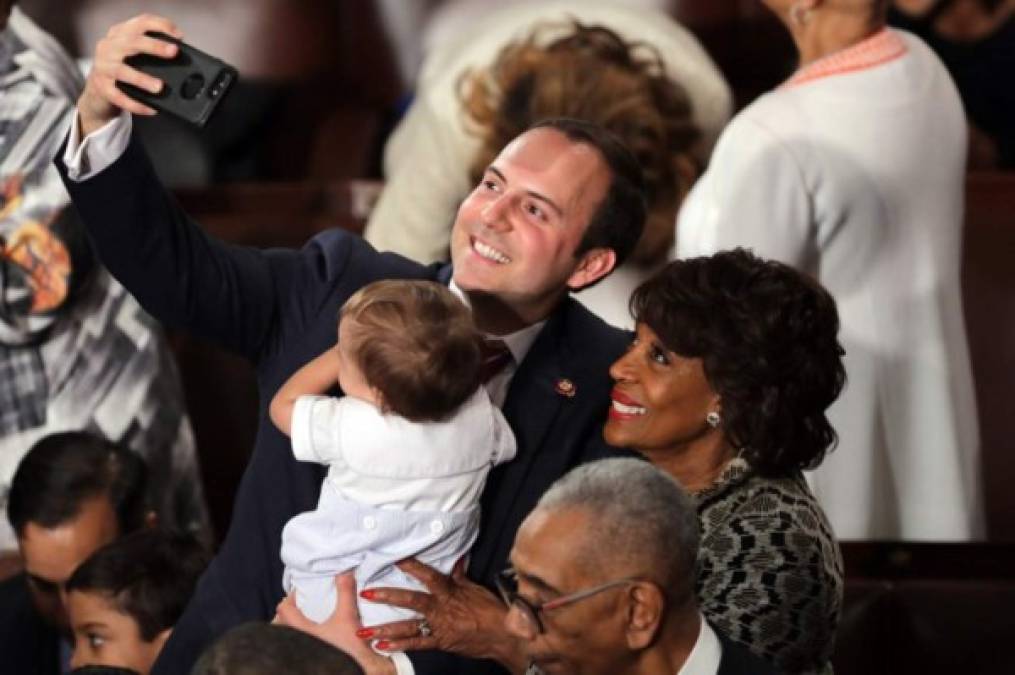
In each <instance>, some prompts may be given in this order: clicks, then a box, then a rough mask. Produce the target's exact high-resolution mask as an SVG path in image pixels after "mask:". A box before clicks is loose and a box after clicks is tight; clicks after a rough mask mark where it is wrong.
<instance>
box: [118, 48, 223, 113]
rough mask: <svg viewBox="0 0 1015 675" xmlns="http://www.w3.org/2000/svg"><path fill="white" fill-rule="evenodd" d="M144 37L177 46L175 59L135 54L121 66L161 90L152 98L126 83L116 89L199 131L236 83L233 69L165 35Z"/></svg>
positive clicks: (152, 95)
mask: <svg viewBox="0 0 1015 675" xmlns="http://www.w3.org/2000/svg"><path fill="white" fill-rule="evenodd" d="M147 35H148V36H149V37H153V38H157V39H159V40H165V41H166V42H172V43H174V44H176V45H177V46H179V50H178V51H177V52H176V56H175V57H173V58H171V59H164V58H161V57H158V56H152V55H150V54H135V55H134V56H130V57H127V59H125V62H126V63H127V65H129V66H131V67H132V68H135V69H137V70H140V71H142V72H144V73H147V74H149V75H151V76H152V77H157V78H159V79H160V80H162V82H163V83H164V85H163V87H162V90H161V91H160V92H159V93H157V94H153V93H151V92H150V91H146V90H144V89H141V88H139V87H135V86H134V85H132V84H127V83H126V82H117V83H116V86H117V87H119V88H120V90H121V91H123V92H124V93H125V94H127V95H128V96H130V97H131V98H133V99H134V100H136V101H140V102H141V103H144V104H145V105H147V106H150V107H152V108H155V109H156V110H161V111H162V112H167V113H170V114H171V115H175V116H176V117H179V118H180V119H183V120H186V121H187V122H190V123H191V124H194V125H196V126H199V127H203V126H204V125H205V124H207V123H208V120H209V119H210V118H211V115H212V113H213V112H215V109H216V108H217V107H218V105H219V103H220V102H221V101H222V99H223V98H224V97H225V95H226V92H228V91H229V88H230V87H232V86H233V84H234V83H235V82H236V78H237V77H238V74H237V72H236V69H235V68H233V67H232V66H230V65H229V64H228V63H226V62H224V61H221V60H220V59H217V58H215V57H214V56H211V55H209V54H205V53H204V52H202V51H201V50H200V49H197V48H195V47H192V46H190V45H188V44H187V43H185V42H183V41H181V40H177V39H176V38H174V37H172V36H170V35H166V34H165V33H157V32H153V31H149V32H148V33H147Z"/></svg>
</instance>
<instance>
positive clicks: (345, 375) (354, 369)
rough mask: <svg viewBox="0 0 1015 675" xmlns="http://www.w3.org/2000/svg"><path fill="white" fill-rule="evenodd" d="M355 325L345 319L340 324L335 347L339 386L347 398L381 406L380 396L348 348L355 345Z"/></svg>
mask: <svg viewBox="0 0 1015 675" xmlns="http://www.w3.org/2000/svg"><path fill="white" fill-rule="evenodd" d="M353 323H355V322H354V321H353V320H351V319H343V320H342V322H341V323H339V324H338V345H337V346H336V347H335V350H336V351H337V352H338V360H339V371H338V386H340V387H341V388H342V391H343V392H345V395H346V396H355V397H356V398H358V399H361V400H364V401H366V402H368V403H373V404H374V405H376V406H380V394H379V393H378V391H377V390H376V389H374V388H373V387H371V386H370V384H369V383H368V382H367V379H366V377H365V376H364V375H363V371H362V370H360V367H359V364H358V363H356V360H355V359H354V358H353V356H352V353H351V350H350V349H349V347H348V346H347V345H351V344H353V339H352V337H351V336H350V333H351V332H352V325H353ZM367 339H369V338H367Z"/></svg>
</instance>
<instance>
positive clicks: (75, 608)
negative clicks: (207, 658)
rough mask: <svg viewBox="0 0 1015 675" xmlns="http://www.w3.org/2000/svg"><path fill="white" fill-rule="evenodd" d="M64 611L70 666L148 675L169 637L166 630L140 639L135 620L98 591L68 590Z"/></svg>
mask: <svg viewBox="0 0 1015 675" xmlns="http://www.w3.org/2000/svg"><path fill="white" fill-rule="evenodd" d="M67 611H68V614H69V615H70V622H71V629H72V630H73V632H74V655H73V656H72V657H71V662H70V665H71V668H77V667H79V666H119V667H121V668H130V669H132V670H136V671H137V672H139V673H141V675H148V672H149V671H150V670H151V668H152V664H153V663H155V657H157V656H158V655H159V650H161V649H162V645H163V644H165V641H166V638H167V637H169V632H170V631H169V629H166V630H165V631H163V632H162V633H160V634H159V635H157V636H155V639H154V640H152V641H151V642H146V641H145V640H143V639H142V638H141V632H140V630H139V629H138V625H137V622H136V621H134V619H133V618H132V617H131V616H129V615H127V614H124V613H123V612H121V611H120V610H119V609H118V608H117V607H116V605H115V604H114V603H113V602H111V601H110V600H108V599H107V598H106V597H105V596H103V595H101V594H99V593H85V592H81V591H71V592H70V593H69V594H68V595H67Z"/></svg>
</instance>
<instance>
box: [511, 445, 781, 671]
mask: <svg viewBox="0 0 1015 675" xmlns="http://www.w3.org/2000/svg"><path fill="white" fill-rule="evenodd" d="M697 551H698V521H697V515H696V510H695V507H694V503H693V502H692V500H691V498H690V496H688V495H687V493H685V492H684V491H683V489H682V488H681V487H680V486H679V485H678V484H677V483H676V482H675V481H674V480H673V479H672V478H670V477H669V476H667V475H666V474H664V473H663V472H661V471H659V470H658V469H656V468H655V467H653V466H652V465H651V464H649V463H648V462H643V461H640V460H637V459H607V460H602V461H598V462H592V463H590V464H585V465H583V466H580V467H578V468H577V469H574V470H572V471H571V472H570V473H568V474H567V475H565V476H564V477H563V478H561V479H560V480H559V481H557V482H556V483H555V484H554V485H553V486H552V487H551V488H550V490H549V491H547V493H546V494H545V495H544V496H543V497H542V499H540V501H539V503H538V504H537V505H536V508H535V509H534V510H533V511H532V513H530V514H529V516H528V517H527V518H526V519H525V521H524V522H523V523H522V526H521V528H520V529H519V530H518V534H517V536H516V538H515V543H514V547H513V548H512V550H511V557H510V560H511V568H509V569H508V570H505V572H504V573H502V574H501V576H500V579H499V580H498V584H497V586H498V589H499V590H500V594H501V596H502V598H503V599H504V602H505V603H506V604H507V606H508V608H509V609H508V613H507V615H506V616H505V625H506V627H507V629H508V630H509V631H510V632H511V633H512V634H513V635H514V636H515V637H516V638H518V641H519V644H520V646H521V647H520V648H521V649H522V650H523V651H524V652H525V655H526V658H527V660H528V662H529V672H545V673H557V672H560V673H583V674H585V673H587V674H598V673H602V674H604V675H607V674H609V675H649V674H651V675H657V674H658V675H663V674H667V675H673V674H674V673H676V674H677V675H740V674H748V673H749V674H751V675H766V674H768V673H773V674H774V673H775V672H776V671H775V670H774V669H773V668H772V667H771V666H770V665H768V664H766V663H765V662H763V661H761V660H760V659H758V658H757V657H756V656H754V655H752V654H750V653H749V652H747V651H746V650H745V649H744V648H743V647H740V646H739V645H736V644H735V643H733V642H731V641H730V640H728V639H727V638H726V637H725V636H723V635H721V634H720V633H718V632H717V631H716V630H714V629H713V628H712V627H711V626H709V624H708V623H707V622H706V621H705V619H704V618H703V617H702V615H701V613H700V612H699V611H698V603H697V599H696V597H695V591H694V581H695V559H696V557H697Z"/></svg>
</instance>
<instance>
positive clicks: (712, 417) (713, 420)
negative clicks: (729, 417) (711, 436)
mask: <svg viewBox="0 0 1015 675" xmlns="http://www.w3.org/2000/svg"><path fill="white" fill-rule="evenodd" d="M705 423H706V424H708V426H710V427H712V428H713V429H715V428H717V427H718V426H719V425H720V424H722V418H721V417H719V413H717V412H716V411H714V410H713V411H712V412H710V413H708V414H707V415H705Z"/></svg>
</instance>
